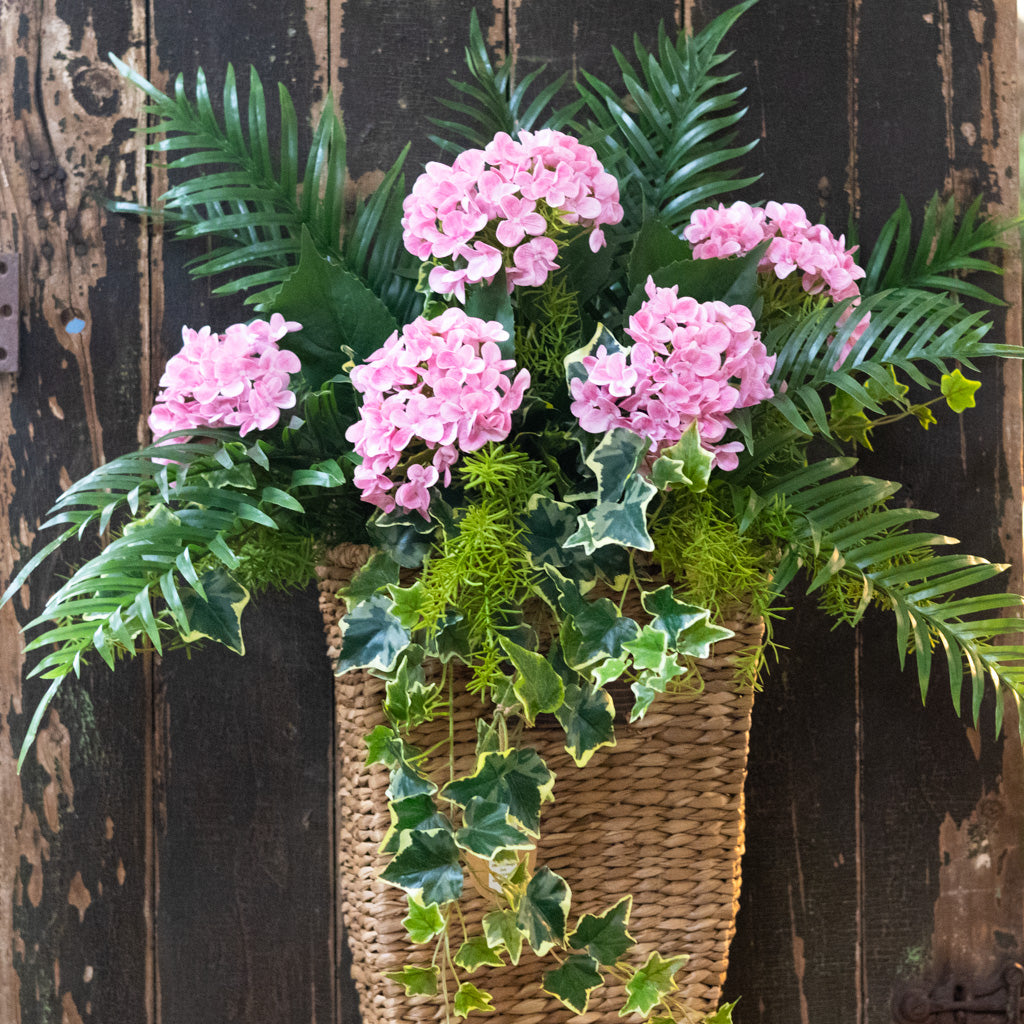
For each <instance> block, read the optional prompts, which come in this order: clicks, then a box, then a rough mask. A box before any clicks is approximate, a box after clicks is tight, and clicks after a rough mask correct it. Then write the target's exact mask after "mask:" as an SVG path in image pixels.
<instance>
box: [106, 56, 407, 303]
mask: <svg viewBox="0 0 1024 1024" xmlns="http://www.w3.org/2000/svg"><path fill="white" fill-rule="evenodd" d="M110 59H111V60H112V61H113V62H114V64H115V65H116V66H117V68H118V70H119V71H120V72H121V73H122V74H123V75H125V77H127V78H128V79H129V80H130V81H131V82H132V83H133V84H135V85H136V86H138V87H139V88H140V89H142V90H143V91H144V92H145V93H146V95H147V96H149V98H150V101H151V102H150V104H149V105H148V106H147V111H148V113H150V114H152V115H153V117H154V120H153V123H152V124H151V125H149V127H147V128H145V129H143V130H144V131H146V132H148V133H150V134H159V135H160V136H161V138H159V139H158V140H157V141H155V142H152V143H149V144H148V148H149V149H151V150H155V151H157V152H160V153H163V154H165V155H167V156H168V158H169V159H168V162H167V169H168V170H169V171H170V172H171V173H174V172H180V171H188V172H189V174H190V176H189V178H188V180H185V181H182V182H181V183H179V184H176V185H174V186H172V187H171V188H170V189H168V191H167V192H165V193H164V194H163V195H162V196H161V197H160V203H159V210H158V211H153V210H149V209H146V208H144V207H140V206H138V205H136V204H132V203H113V204H111V206H112V208H113V209H115V210H117V211H120V212H129V213H148V214H153V213H156V214H158V215H159V216H161V217H162V218H163V219H164V220H165V221H167V222H169V223H171V224H172V225H173V226H174V228H175V232H176V234H177V236H178V237H179V238H206V239H210V240H212V241H214V242H215V243H217V244H216V245H215V246H214V247H213V248H212V249H211V250H210V251H209V252H207V253H205V254H203V255H202V256H200V257H198V258H196V259H195V260H194V261H193V262H192V264H191V265H190V268H189V270H190V273H191V274H192V275H193V276H194V277H207V276H214V275H220V274H228V273H230V274H231V275H232V277H231V280H229V281H228V282H226V283H225V284H222V285H220V286H219V287H217V288H216V289H215V293H216V294H222V295H227V294H233V293H238V292H244V293H249V294H248V295H247V297H246V302H248V303H250V304H254V305H256V306H257V308H260V309H270V308H273V295H274V293H275V291H276V289H277V287H278V286H279V285H280V284H281V282H282V281H284V279H285V278H286V277H288V275H289V274H290V273H291V272H292V270H293V269H294V267H295V265H296V263H297V262H298V257H299V252H300V246H301V238H302V233H303V229H304V228H305V229H306V230H307V231H308V232H309V234H310V237H311V238H312V239H313V241H314V243H315V245H316V247H317V250H318V251H319V252H320V253H321V255H324V256H334V257H336V258H337V259H339V260H343V261H345V262H346V263H347V265H348V266H349V269H351V270H353V271H354V272H355V273H357V274H359V275H360V276H361V277H363V279H364V280H365V281H366V283H367V284H368V285H369V286H370V287H371V288H372V289H373V290H374V291H375V293H376V294H377V295H378V296H379V297H380V298H381V299H382V300H384V301H385V302H386V303H387V304H388V305H389V307H390V308H391V309H392V311H393V312H394V313H395V315H396V316H400V317H401V318H402V319H403V320H405V319H408V318H409V317H410V314H411V310H412V309H413V308H414V305H415V294H414V287H413V282H412V281H411V280H410V278H409V277H404V276H402V274H401V271H402V270H403V264H404V263H405V262H407V260H406V258H405V257H404V255H403V250H402V248H401V225H400V220H401V214H400V208H401V199H402V192H403V190H404V179H403V177H402V175H401V166H402V163H403V161H404V158H405V154H404V153H403V154H402V156H400V157H399V159H398V160H397V161H396V163H395V164H394V166H392V168H391V169H390V170H389V171H388V173H387V174H386V175H385V177H384V180H383V182H382V183H381V186H380V188H379V189H378V191H377V193H375V195H374V196H373V198H372V199H371V200H370V201H369V202H367V203H359V204H357V207H356V211H355V214H354V215H353V216H352V217H351V218H349V219H348V221H347V222H346V218H345V200H344V192H345V161H346V155H347V148H346V141H345V130H344V127H343V126H342V123H341V121H340V119H339V118H338V116H337V114H335V112H334V108H333V104H332V101H331V97H330V95H328V97H327V102H326V103H325V105H324V111H323V113H322V114H321V116H320V120H319V121H318V123H317V125H316V127H315V129H314V131H313V136H312V140H311V142H310V146H309V152H308V154H307V156H306V159H305V162H304V164H303V163H301V162H300V158H299V130H298V122H297V119H296V116H295V109H294V107H293V105H292V101H291V97H290V96H289V94H288V90H287V89H286V88H285V87H284V86H283V85H279V86H278V104H279V110H280V123H281V142H280V146H279V148H278V151H277V153H276V154H274V153H272V151H271V147H270V133H269V128H268V123H267V110H266V99H265V95H264V90H263V84H262V82H261V81H260V78H259V75H258V74H257V73H256V71H255V69H251V70H250V74H249V100H248V107H247V111H246V115H245V118H244V119H243V116H242V113H241V109H240V104H239V98H238V90H237V88H236V83H235V73H234V69H233V68H232V67H231V65H230V64H229V65H228V68H227V73H226V75H225V80H224V91H223V99H222V109H223V124H222V123H221V121H220V120H218V117H217V114H216V112H215V110H214V106H213V103H212V101H211V99H210V94H209V91H208V89H207V85H206V76H205V75H204V73H203V71H202V69H200V70H199V71H198V72H197V73H196V83H195V101H194V102H193V101H192V100H190V99H189V97H188V96H187V95H186V91H185V85H184V80H183V77H182V76H181V75H179V76H178V78H177V79H176V81H175V87H174V96H173V97H170V96H167V95H165V94H164V93H163V92H161V91H160V90H159V89H157V88H156V87H155V86H154V85H152V84H151V83H150V82H148V81H147V80H146V79H145V78H143V77H142V76H141V75H139V74H138V73H137V72H135V71H133V70H132V69H131V68H130V67H128V65H126V64H124V63H123V62H122V61H120V60H118V59H117V58H116V57H114V56H113V55H111V57H110ZM300 169H301V173H300ZM396 211H397V212H396ZM343 233H344V235H345V244H344V245H343V244H342V234H343ZM399 257H402V258H399ZM408 263H409V266H411V265H412V263H413V261H412V259H411V257H408ZM404 269H407V268H404ZM410 277H411V275H410Z"/></svg>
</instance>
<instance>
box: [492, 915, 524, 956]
mask: <svg viewBox="0 0 1024 1024" xmlns="http://www.w3.org/2000/svg"><path fill="white" fill-rule="evenodd" d="M483 925H484V936H485V938H486V939H487V944H488V945H489V946H490V947H491V948H492V949H504V950H505V951H506V952H507V953H508V958H509V960H510V961H511V962H512V963H513V964H517V963H519V957H520V956H521V955H522V952H523V939H524V938H525V936H524V935H523V932H522V930H521V929H520V927H519V925H518V924H517V923H516V912H515V911H514V910H508V909H503V910H492V911H491V912H490V913H489V914H485V915H484V921H483Z"/></svg>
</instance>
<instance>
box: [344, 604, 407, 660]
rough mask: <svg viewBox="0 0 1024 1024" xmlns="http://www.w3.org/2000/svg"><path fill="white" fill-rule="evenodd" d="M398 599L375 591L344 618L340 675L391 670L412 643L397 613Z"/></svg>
mask: <svg viewBox="0 0 1024 1024" xmlns="http://www.w3.org/2000/svg"><path fill="white" fill-rule="evenodd" d="M393 609H394V602H392V600H391V599H390V598H389V597H387V596H386V595H383V594H374V596H373V597H371V598H370V599H369V600H367V601H364V602H363V603H362V604H359V605H356V607H355V608H353V609H352V611H350V612H349V613H348V614H347V615H346V616H345V617H344V618H343V619H342V620H341V628H342V641H341V653H340V654H339V655H338V661H337V664H336V666H335V672H336V674H337V675H341V674H342V673H344V672H349V671H351V670H352V669H356V668H367V669H377V670H379V671H382V672H390V671H391V670H392V669H393V668H394V667H395V663H396V662H397V661H398V658H399V655H401V653H402V652H403V651H404V650H405V649H406V648H407V647H408V646H409V641H410V634H409V631H408V630H407V629H406V628H405V627H404V626H403V625H402V623H401V622H399V620H398V619H397V618H396V617H395V615H394V611H393Z"/></svg>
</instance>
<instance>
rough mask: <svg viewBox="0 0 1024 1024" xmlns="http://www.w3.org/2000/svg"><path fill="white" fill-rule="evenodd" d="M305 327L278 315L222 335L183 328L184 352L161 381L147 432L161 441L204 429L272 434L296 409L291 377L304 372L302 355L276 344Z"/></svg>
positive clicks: (170, 363)
mask: <svg viewBox="0 0 1024 1024" xmlns="http://www.w3.org/2000/svg"><path fill="white" fill-rule="evenodd" d="M301 326H302V325H301V324H297V323H295V322H294V321H291V320H285V318H284V317H283V316H281V314H280V313H274V314H273V316H271V318H270V322H269V323H268V322H267V321H265V320H254V321H253V322H252V323H251V324H232V325H231V326H230V327H229V328H228V329H227V330H226V331H225V332H224V333H223V334H212V333H211V332H210V328H209V327H204V328H202V329H201V330H199V331H196V330H193V329H192V328H190V327H183V328H182V329H181V337H182V347H181V351H180V352H178V353H177V354H176V355H173V356H171V358H170V359H169V360H168V361H167V366H166V368H165V369H164V373H163V376H162V377H161V378H160V387H161V389H162V390H161V391H160V393H159V394H158V395H157V398H156V404H154V406H153V409H152V411H151V412H150V414H149V429H150V430H151V431H152V432H153V433H154V434H155V435H157V436H158V437H159V436H160V435H162V434H168V433H171V432H172V431H181V432H183V433H185V434H192V433H194V432H195V431H197V430H201V429H202V428H203V427H237V428H238V432H239V434H241V435H242V436H244V435H245V434H247V433H249V431H251V430H269V429H270V427H272V426H274V424H276V423H277V421H278V419H279V418H280V416H281V410H282V409H290V408H291V407H292V406H294V405H295V395H294V393H293V392H291V391H290V390H289V389H288V384H289V375H290V374H293V373H297V372H298V371H299V369H300V363H299V357H298V356H297V355H295V353H294V352H290V351H288V350H287V349H284V350H282V349H281V348H279V347H278V344H277V343H278V342H279V341H280V340H281V339H282V338H283V337H284V336H285V335H286V334H287V333H288V332H289V331H297V330H300V329H301Z"/></svg>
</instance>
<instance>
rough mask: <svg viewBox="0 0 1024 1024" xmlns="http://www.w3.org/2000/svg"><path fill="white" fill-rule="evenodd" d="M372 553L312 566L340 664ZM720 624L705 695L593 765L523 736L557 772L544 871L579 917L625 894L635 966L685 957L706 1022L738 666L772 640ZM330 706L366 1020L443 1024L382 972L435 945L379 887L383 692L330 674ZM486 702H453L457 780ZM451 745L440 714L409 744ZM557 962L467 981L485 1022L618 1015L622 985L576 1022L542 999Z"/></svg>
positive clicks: (546, 733) (736, 735)
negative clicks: (355, 579)
mask: <svg viewBox="0 0 1024 1024" xmlns="http://www.w3.org/2000/svg"><path fill="white" fill-rule="evenodd" d="M369 553H370V550H369V549H368V548H366V547H360V546H356V545H343V546H341V547H338V548H335V549H333V550H332V551H330V552H329V553H328V556H327V557H326V558H325V561H324V564H323V565H322V566H320V568H319V569H318V573H319V575H320V584H319V588H320V605H321V609H322V611H323V615H324V628H325V631H326V633H327V644H328V655H329V657H330V658H331V659H332V661H333V660H334V659H336V658H337V655H338V651H339V649H340V645H341V631H340V629H339V626H338V622H339V619H340V617H341V616H342V615H343V614H344V606H343V604H341V602H340V601H339V600H338V599H337V597H336V595H337V592H338V590H339V588H341V587H344V586H346V585H347V584H348V582H349V580H350V579H351V577H352V576H353V575H354V574H355V572H356V571H358V569H359V568H360V567H361V566H362V565H363V563H364V562H365V560H366V559H367V558H368V557H369ZM623 612H624V614H627V615H630V616H631V617H634V618H637V619H639V620H642V619H643V618H644V615H643V612H642V610H640V608H639V602H637V607H636V608H633V609H630V608H629V607H628V602H627V607H626V608H624V609H623ZM724 625H727V626H729V628H731V629H733V630H734V631H735V633H736V636H735V637H733V638H731V639H729V640H726V641H722V642H720V643H718V644H716V646H715V649H714V651H713V652H712V656H711V657H710V658H708V659H707V660H704V661H701V662H700V663H699V667H700V671H701V675H702V676H703V679H704V683H705V685H704V690H703V691H702V692H701V693H700V694H699V695H698V696H696V697H693V696H686V697H679V698H676V699H673V698H672V697H660V698H658V699H657V700H656V701H655V703H654V705H653V706H652V707H651V709H650V711H649V712H648V713H647V715H646V717H645V718H644V719H643V720H641V721H640V722H637V723H635V724H633V725H626V724H622V722H621V721H619V722H618V724H617V726H616V737H617V741H618V742H617V745H616V746H615V747H613V748H607V747H605V748H602V749H601V750H599V751H598V752H597V753H596V754H594V756H593V758H592V759H591V761H590V762H589V763H588V764H587V766H586V767H585V768H583V769H579V768H577V767H576V766H575V764H574V763H573V761H572V759H571V758H570V757H569V755H568V754H567V753H566V752H565V750H564V746H563V743H564V734H563V733H562V731H561V729H560V728H558V727H557V726H555V727H554V728H551V729H545V728H542V727H541V726H540V725H539V724H538V727H537V728H536V729H534V730H531V735H530V745H532V746H534V747H535V748H536V749H537V750H538V752H539V753H540V755H541V757H543V758H544V760H545V761H546V762H547V764H548V766H549V767H550V768H551V769H552V770H553V771H554V772H555V775H556V781H555V799H556V802H555V803H554V804H552V805H547V806H546V807H545V810H544V814H543V816H542V819H541V827H542V833H543V838H542V839H541V842H540V844H539V850H538V854H537V862H538V863H539V864H546V865H548V866H549V867H550V868H551V869H552V870H553V871H555V872H556V873H558V874H559V875H561V876H562V877H564V878H565V879H566V881H567V882H568V883H569V886H570V888H571V889H572V893H573V906H572V912H571V918H570V920H571V921H575V920H576V918H577V917H578V915H580V914H582V913H584V912H589V913H598V912H601V911H603V910H605V909H607V908H608V907H609V906H611V905H612V904H614V903H615V902H617V901H618V900H619V899H621V898H622V897H623V896H624V895H626V894H627V893H632V894H633V896H634V900H633V910H632V915H631V917H630V923H629V931H630V933H631V934H632V935H633V936H634V937H635V938H636V940H637V946H636V947H635V949H634V950H633V951H632V953H633V954H635V955H636V962H637V963H638V964H639V963H642V962H643V960H644V959H646V956H647V954H648V952H649V951H651V950H653V949H657V950H658V951H659V952H660V953H662V955H664V956H674V955H677V954H679V953H688V954H689V955H690V960H689V961H688V963H687V964H686V965H685V966H684V967H683V968H682V969H681V970H680V971H679V973H678V974H677V975H676V980H677V982H678V983H679V988H680V991H679V993H678V996H679V998H680V999H681V1000H683V1001H684V1002H685V1003H687V1004H688V1005H689V1006H691V1007H692V1008H693V1009H694V1010H695V1011H698V1013H701V1014H702V1013H707V1012H711V1011H713V1010H714V1008H715V1007H716V1006H717V1004H718V1002H719V999H720V996H721V985H722V982H723V980H724V977H725V971H726V967H727V964H728V952H729V943H730V941H731V939H732V936H733V933H734V931H735V919H736V911H737V908H738V898H739V888H740V858H741V855H742V853H743V782H744V778H745V775H746V762H747V749H748V735H749V729H750V712H751V707H752V703H753V691H752V688H751V687H750V686H749V685H743V686H740V685H737V681H736V672H735V662H736V656H737V654H738V653H739V652H743V651H749V650H750V649H751V648H752V647H755V646H756V645H757V644H759V643H760V641H761V637H762V633H763V623H762V622H761V621H760V620H758V621H749V620H748V619H744V618H742V617H740V618H738V619H737V621H728V622H726V623H724ZM335 695H336V697H335V709H336V710H335V713H336V716H337V761H338V776H337V793H336V798H337V805H336V812H337V813H336V823H337V824H336V827H337V836H338V888H339V901H340V904H341V912H342V917H343V919H344V924H345V929H346V934H347V939H348V943H349V946H350V949H351V951H352V958H353V967H352V972H353V977H354V980H355V982H356V987H357V989H358V991H359V998H360V1006H361V1010H362V1017H363V1021H364V1022H365V1024H399V1022H401V1024H417V1022H422V1021H432V1020H436V1019H439V1018H440V1017H441V1016H442V1015H443V1012H442V1010H441V1007H440V1006H439V1000H437V999H436V998H429V997H423V996H414V997H407V996H406V995H405V994H404V990H403V989H402V987H401V986H399V985H397V984H395V983H393V982H391V981H389V980H387V979H386V978H384V977H383V975H384V972H386V971H396V970H401V968H402V967H403V966H404V965H405V964H420V965H425V964H427V963H429V961H430V957H431V953H432V944H427V945H422V946H416V945H413V944H411V943H410V942H409V941H408V939H407V937H406V934H405V928H404V927H403V925H402V923H401V922H402V918H403V917H404V916H405V915H406V913H407V908H406V904H405V894H404V893H403V892H402V891H401V890H399V889H396V888H394V887H392V886H389V885H387V884H385V883H384V882H381V881H380V879H379V877H378V875H379V872H380V871H381V870H383V868H384V866H385V864H386V862H387V859H386V858H385V857H382V856H381V855H380V854H379V853H378V846H379V844H380V842H381V840H382V838H383V836H384V833H385V832H386V830H387V828H388V826H389V823H390V822H389V816H388V809H387V799H386V797H385V790H386V789H387V786H388V781H389V780H388V772H387V770H386V769H384V768H383V766H381V765H374V766H373V767H371V768H367V767H366V766H365V764H364V761H365V757H366V745H365V743H364V737H365V736H366V735H367V734H368V733H370V732H371V731H372V730H373V729H374V727H375V726H377V725H379V724H381V723H382V722H384V715H383V711H382V707H381V706H382V702H383V696H384V683H383V682H381V681H380V680H378V679H376V678H374V677H373V676H371V675H368V674H366V673H363V672H349V673H346V674H344V675H342V676H339V677H338V678H337V680H336V685H335ZM480 707H481V706H480V700H479V697H477V696H474V695H471V694H467V693H465V692H464V691H462V692H461V693H457V694H456V700H455V736H456V758H457V764H456V773H457V774H466V773H469V772H470V771H472V768H473V765H474V762H475V757H474V747H475V741H476V726H475V722H476V719H477V717H479V713H480ZM616 718H617V720H619V719H620V716H619V715H618V714H617V715H616ZM447 737H448V719H447V718H446V717H445V718H442V719H440V720H438V721H435V722H431V723H428V724H427V725H425V726H422V727H421V728H420V729H418V730H417V731H416V733H415V734H414V735H413V742H414V743H415V744H416V745H417V746H418V747H419V748H420V749H425V748H426V747H428V746H430V745H432V744H433V743H437V742H439V741H442V740H447ZM436 781H438V782H439V783H440V782H443V781H445V780H440V779H439V780H436ZM461 905H462V907H463V910H464V912H465V916H466V919H467V921H470V922H474V923H475V922H479V920H480V918H481V917H482V916H483V914H484V913H486V912H487V911H488V910H490V909H492V907H491V906H490V905H489V904H488V903H487V902H486V901H485V899H484V898H483V896H482V895H476V894H473V895H472V896H470V895H468V889H467V894H464V896H463V899H462V903H461ZM467 905H468V907H469V909H468V911H466V908H467ZM453 931H454V929H453ZM460 942H461V933H460V935H459V936H458V937H456V935H455V934H453V935H452V943H453V949H454V948H457V946H458V945H459V943H460ZM551 966H554V965H553V964H552V963H550V962H546V963H544V964H541V963H540V961H539V960H538V959H537V958H536V957H535V956H534V955H533V954H532V953H531V952H530V951H529V949H528V948H524V951H523V956H522V959H521V960H520V962H519V964H518V966H516V967H505V968H495V969H492V970H488V969H487V968H484V969H483V972H482V973H481V972H477V973H476V974H474V975H473V977H472V981H473V982H474V984H476V985H478V987H480V988H481V989H484V990H486V991H488V992H490V993H491V994H492V995H493V996H494V1005H495V1006H496V1007H497V1008H498V1009H499V1012H498V1013H496V1014H489V1015H488V1017H487V1019H488V1020H490V1021H492V1022H500V1024H551V1022H553V1021H554V1022H558V1021H567V1020H569V1019H572V1020H574V1021H576V1022H581V1024H584V1022H586V1024H589V1022H596V1021H604V1020H607V1021H609V1022H611V1021H613V1020H617V1019H619V1018H618V1010H619V1008H620V1007H621V1006H622V1005H623V1002H624V1001H625V993H624V991H623V989H622V986H620V985H617V984H615V983H611V984H606V985H604V986H602V987H600V988H598V989H596V990H595V991H594V992H593V993H592V995H591V999H590V1003H589V1006H588V1008H587V1012H586V1013H585V1014H583V1015H582V1016H574V1015H573V1014H572V1013H571V1012H570V1011H569V1010H567V1009H566V1008H565V1007H564V1006H562V1004H561V1003H559V1002H558V1000H556V999H554V998H553V997H551V996H548V995H546V994H545V993H544V992H542V991H541V989H540V984H539V979H540V977H541V974H542V973H543V971H544V970H545V969H549V968H550V967H551Z"/></svg>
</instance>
